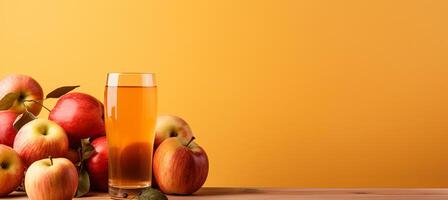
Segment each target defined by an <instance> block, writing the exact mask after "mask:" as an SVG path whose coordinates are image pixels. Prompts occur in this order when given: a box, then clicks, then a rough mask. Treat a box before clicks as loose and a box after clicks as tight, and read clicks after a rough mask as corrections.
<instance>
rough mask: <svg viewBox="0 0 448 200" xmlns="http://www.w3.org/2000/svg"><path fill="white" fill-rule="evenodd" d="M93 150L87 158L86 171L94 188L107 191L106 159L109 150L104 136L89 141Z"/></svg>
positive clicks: (107, 159) (107, 158)
mask: <svg viewBox="0 0 448 200" xmlns="http://www.w3.org/2000/svg"><path fill="white" fill-rule="evenodd" d="M91 144H92V146H93V148H94V149H95V152H94V153H93V155H92V156H91V157H90V158H89V159H88V160H87V171H88V172H89V175H90V182H91V184H92V186H93V188H94V189H97V190H99V191H107V190H108V188H109V185H108V178H109V177H108V161H109V150H108V147H107V139H106V137H105V136H103V137H99V138H97V139H95V140H93V142H92V143H91Z"/></svg>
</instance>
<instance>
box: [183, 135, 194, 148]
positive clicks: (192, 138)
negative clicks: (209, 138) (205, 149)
mask: <svg viewBox="0 0 448 200" xmlns="http://www.w3.org/2000/svg"><path fill="white" fill-rule="evenodd" d="M194 139H196V138H195V137H194V136H193V137H191V139H190V141H188V143H187V145H185V146H186V147H188V145H190V143H191V142H193V140H194Z"/></svg>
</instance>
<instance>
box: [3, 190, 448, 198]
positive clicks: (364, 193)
mask: <svg viewBox="0 0 448 200" xmlns="http://www.w3.org/2000/svg"><path fill="white" fill-rule="evenodd" d="M6 199H16V200H25V199H27V198H26V195H25V194H24V193H13V194H11V195H10V196H8V197H6ZM79 199H80V200H90V199H92V200H101V199H110V198H109V196H108V195H107V194H106V193H91V194H90V195H89V196H87V197H83V198H79ZM168 199H172V200H176V199H180V200H193V199H194V200H197V199H198V200H207V199H218V200H219V199H229V200H239V199H241V200H242V199H245V200H251V199H266V200H276V199H298V200H442V199H443V200H448V189H282V188H202V189H201V190H200V191H198V192H197V193H196V194H194V195H192V196H172V195H170V196H168Z"/></svg>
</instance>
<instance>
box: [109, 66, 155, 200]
mask: <svg viewBox="0 0 448 200" xmlns="http://www.w3.org/2000/svg"><path fill="white" fill-rule="evenodd" d="M154 78H155V77H154V74H151V73H108V74H107V84H106V89H105V97H104V98H105V101H104V102H105V109H106V111H105V113H106V116H105V121H106V134H107V140H108V146H109V194H110V195H111V196H112V198H114V199H121V198H126V197H131V195H137V194H138V193H139V192H140V191H142V190H144V189H146V188H148V187H150V186H151V170H152V150H153V143H154V135H155V133H154V128H155V124H156V115H157V114H156V113H157V87H156V84H155V79H154Z"/></svg>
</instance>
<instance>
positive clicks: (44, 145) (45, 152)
mask: <svg viewBox="0 0 448 200" xmlns="http://www.w3.org/2000/svg"><path fill="white" fill-rule="evenodd" d="M13 146H14V150H15V151H16V152H17V153H18V154H19V155H20V158H22V161H23V162H24V163H25V164H26V166H29V165H31V163H33V162H34V161H37V160H40V159H43V158H46V157H48V156H52V157H55V158H56V157H64V156H65V155H66V154H67V151H68V139H67V135H65V132H64V129H62V128H61V127H60V126H59V125H58V124H56V123H55V122H52V121H50V120H47V119H35V120H33V121H31V122H28V123H27V124H25V125H24V126H23V127H22V128H21V129H20V130H19V132H18V133H17V136H16V138H15V140H14V145H13Z"/></svg>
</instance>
